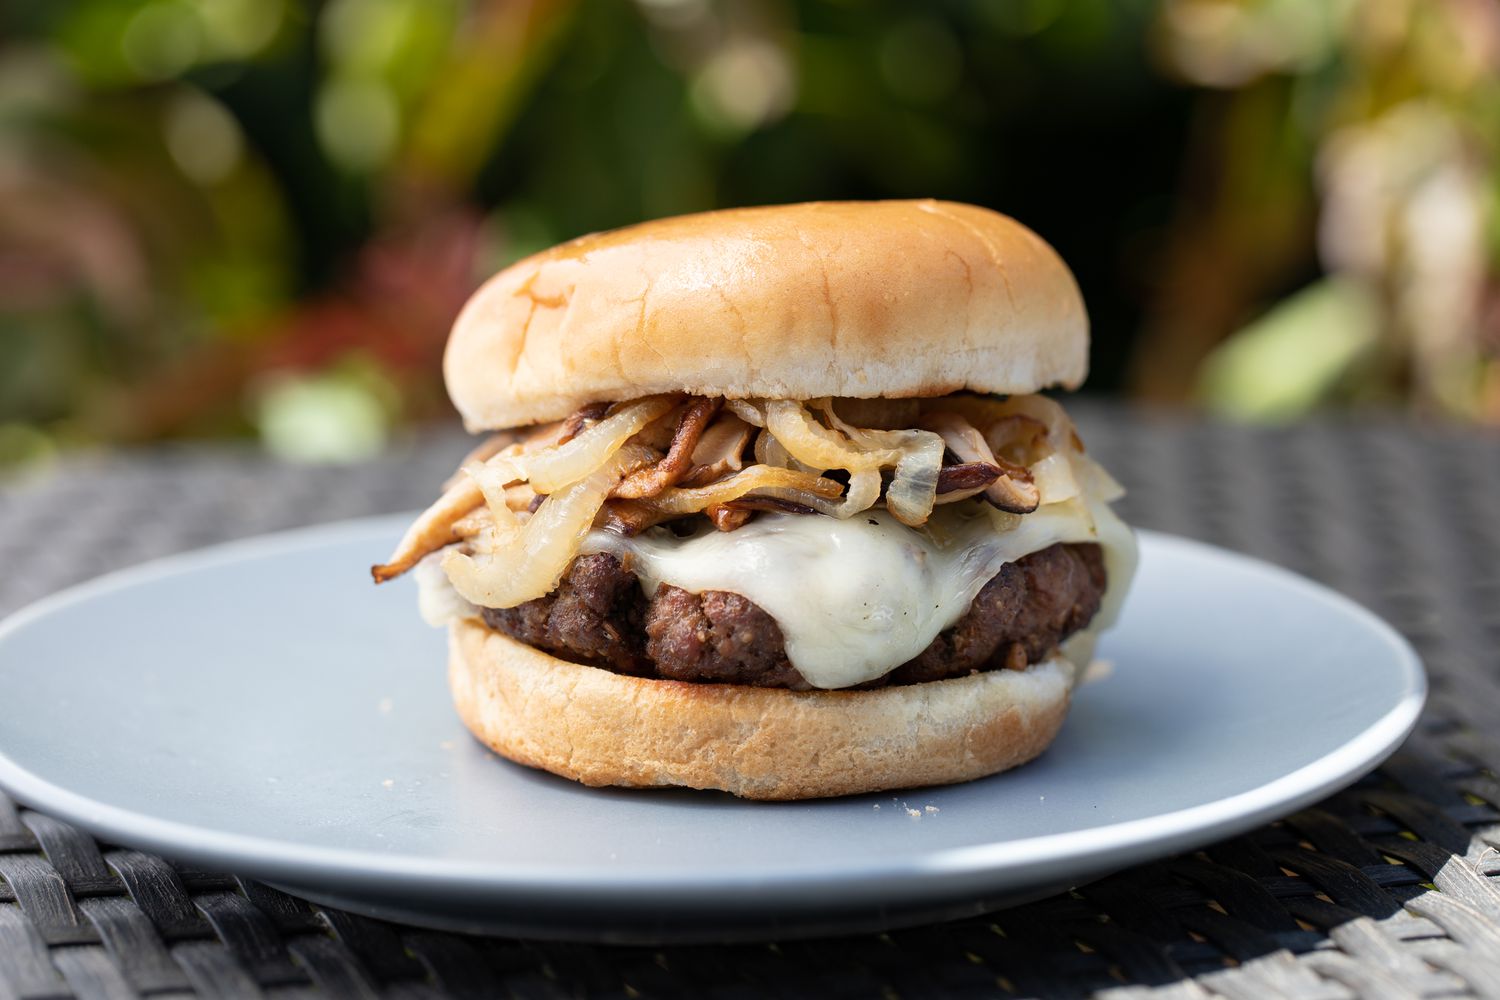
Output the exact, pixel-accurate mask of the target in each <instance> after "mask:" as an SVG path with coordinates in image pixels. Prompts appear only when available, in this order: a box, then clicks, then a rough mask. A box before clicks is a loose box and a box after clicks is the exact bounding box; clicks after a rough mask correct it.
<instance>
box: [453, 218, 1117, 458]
mask: <svg viewBox="0 0 1500 1000" xmlns="http://www.w3.org/2000/svg"><path fill="white" fill-rule="evenodd" d="M443 367H444V373H445V375H446V377H447V381H448V392H449V394H450V395H451V396H452V397H453V402H454V404H455V405H456V406H457V407H458V410H459V412H460V413H461V414H463V417H464V421H465V423H466V424H467V425H468V426H469V428H470V429H471V430H485V429H493V428H501V427H515V426H520V425H523V424H529V423H537V422H540V421H544V420H555V419H557V418H559V417H563V416H566V415H567V414H568V413H570V412H572V411H573V410H575V409H577V408H578V407H579V406H582V405H583V404H585V403H592V402H599V401H605V400H608V401H617V400H621V399H632V398H636V397H639V396H643V395H649V394H652V393H657V392H674V391H681V392H691V393H696V394H699V395H710V396H727V397H730V398H744V397H753V396H763V397H772V398H779V399H813V398H816V397H819V396H857V397H864V398H870V397H876V396H886V397H918V396H939V395H943V394H945V393H949V392H957V391H959V390H962V389H968V390H972V391H975V392H994V393H1025V392H1035V391H1037V390H1039V389H1043V388H1046V387H1048V386H1051V385H1063V386H1067V387H1069V388H1074V387H1076V386H1077V385H1078V384H1079V383H1080V382H1082V381H1083V377H1084V375H1085V374H1086V373H1087V371H1088V319H1087V316H1086V315H1085V313H1084V308H1083V300H1082V298H1081V297H1080V296H1079V293H1078V286H1077V284H1076V283H1075V282H1074V281H1073V276H1072V274H1071V273H1070V272H1069V271H1068V268H1067V265H1065V264H1064V263H1063V262H1062V260H1061V259H1060V258H1059V257H1058V256H1057V254H1056V253H1055V252H1054V251H1053V250H1052V248H1051V247H1049V246H1048V245H1047V244H1046V243H1045V242H1043V241H1042V239H1041V238H1040V237H1038V236H1037V235H1036V234H1035V233H1033V232H1031V230H1029V229H1027V228H1026V227H1025V226H1022V225H1021V224H1020V223H1018V222H1016V221H1015V220H1013V219H1010V218H1007V217H1006V216H1003V215H1000V214H999V213H997V212H992V211H990V210H988V209H984V208H976V207H975V206H973V205H960V204H955V203H953V202H942V201H882V202H818V203H813V204H807V205H784V206H778V207H769V208H745V209H733V210H730V211H723V212H707V213H704V214H701V215H685V216H681V217H679V218H674V219H662V220H659V221H656V222H648V223H645V224H643V225H639V226H632V227H630V228H628V229H620V230H616V231H614V232H610V233H602V234H596V235H592V236H584V237H582V238H580V239H576V240H573V241H572V242H570V243H564V244H562V245H561V246H557V247H553V248H552V249H551V250H547V251H545V252H543V253H539V254H536V255H535V256H532V257H528V258H526V259H525V260H523V261H521V262H519V263H517V264H515V265H513V266H511V267H509V268H507V269H506V270H504V271H501V272H500V273H499V274H497V275H496V276H495V277H494V278H492V279H490V281H489V282H488V283H487V284H485V285H484V287H482V288H481V289H480V290H479V291H478V292H477V293H475V295H474V297H473V298H472V299H470V300H469V303H468V305H467V306H466V307H465V308H464V310H463V312H462V313H461V314H460V315H459V317H458V322H457V323H456V324H455V325H454V327H453V336H452V338H451V339H450V340H449V342H448V352H447V356H446V358H445V359H444V366H443Z"/></svg>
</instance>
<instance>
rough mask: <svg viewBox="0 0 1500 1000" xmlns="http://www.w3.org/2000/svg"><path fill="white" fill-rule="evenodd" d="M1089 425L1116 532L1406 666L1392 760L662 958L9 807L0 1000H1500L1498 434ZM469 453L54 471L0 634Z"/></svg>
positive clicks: (109, 464)
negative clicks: (1342, 599)
mask: <svg viewBox="0 0 1500 1000" xmlns="http://www.w3.org/2000/svg"><path fill="white" fill-rule="evenodd" d="M1079 410H1080V417H1081V419H1080V423H1081V424H1082V425H1083V430H1084V436H1085V439H1086V440H1088V442H1089V444H1090V447H1091V449H1092V450H1093V451H1094V452H1095V453H1096V454H1098V455H1099V456H1100V457H1101V458H1102V459H1103V460H1104V461H1105V463H1106V464H1107V465H1109V467H1110V468H1111V469H1113V470H1115V471H1116V472H1117V473H1118V474H1119V476H1120V478H1121V479H1122V480H1124V481H1125V483H1126V485H1127V486H1128V487H1129V488H1130V490H1131V493H1130V496H1129V498H1128V500H1127V501H1126V504H1125V507H1126V514H1127V515H1128V516H1129V518H1130V519H1131V520H1133V521H1134V522H1135V523H1137V524H1140V525H1142V526H1146V527H1152V528H1159V529H1162V530H1166V531H1173V532H1178V533H1181V534H1186V535H1191V536H1194V537H1198V538H1202V539H1205V540H1208V541H1211V542H1215V543H1218V544H1221V545H1225V546H1228V547H1230V548H1235V549H1239V550H1242V551H1246V552H1250V553H1253V554H1255V555H1259V556H1262V557H1265V558H1268V559H1271V560H1273V561H1275V562H1278V563H1281V564H1282V565H1285V566H1288V567H1290V568H1292V569H1294V570H1297V571H1299V572H1302V573H1305V574H1307V575H1309V576H1312V577H1315V578H1318V579H1321V580H1323V581H1324V582H1326V583H1329V584H1331V585H1332V586H1334V587H1336V588H1338V589H1339V590H1342V591H1343V592H1345V593H1347V594H1349V595H1351V596H1352V597H1354V598H1356V599H1357V600H1359V601H1362V602H1364V603H1365V604H1367V605H1368V606H1370V607H1371V608H1373V609H1375V610H1376V611H1377V612H1379V613H1380V614H1382V615H1383V616H1385V617H1386V618H1387V619H1389V620H1390V621H1391V622H1392V623H1393V624H1394V625H1395V626H1396V627H1397V628H1398V629H1400V630H1401V631H1402V632H1404V633H1405V634H1406V635H1407V636H1408V637H1410V638H1411V639H1412V641H1413V642H1414V643H1416V645H1417V646H1418V648H1419V649H1420V650H1421V652H1422V654H1423V656H1424V658H1425V659H1426V662H1427V664H1428V668H1429V670H1430V672H1431V674H1432V680H1433V691H1432V697H1431V700H1430V703H1429V707H1428V710H1427V712H1426V714H1425V715H1424V717H1423V719H1422V722H1421V723H1420V726H1419V728H1418V731H1417V733H1416V734H1415V735H1414V736H1413V738H1412V739H1411V740H1410V741H1409V743H1408V744H1407V746H1406V747H1405V748H1404V749H1403V750H1402V751H1401V752H1399V753H1398V754H1397V756H1396V757H1394V758H1393V759H1392V760H1391V762H1390V763H1389V764H1388V765H1387V766H1385V767H1384V768H1382V769H1381V770H1380V771H1379V772H1377V773H1376V774H1375V775H1373V776H1371V777H1370V778H1367V779H1366V780H1364V781H1363V782H1361V783H1360V784H1358V785H1357V786H1355V787H1354V788H1351V789H1349V790H1347V791H1345V792H1343V793H1340V794H1338V795H1335V796H1333V797H1332V798H1330V799H1329V800H1327V801H1325V802H1323V803H1321V804H1319V805H1318V806H1317V807H1316V808H1313V809H1308V810H1305V811H1303V812H1301V813H1298V814H1296V815H1293V816H1290V817H1287V818H1286V819H1285V820H1284V821H1282V822H1279V823H1275V824H1272V825H1270V826H1267V827H1265V828H1263V829H1260V830H1258V831H1256V832H1255V833H1253V834H1250V835H1248V836H1244V837H1239V838H1236V839H1234V840H1230V841H1226V842H1224V843H1220V844H1217V845H1213V846H1210V847H1208V848H1206V849H1204V850H1202V851H1200V852H1197V853H1194V854H1190V855H1182V856H1178V857H1175V858H1170V859H1166V860H1163V861H1161V862H1158V863H1154V864H1149V865H1144V866H1140V867H1137V868H1133V869H1130V870H1128V871H1125V872H1123V873H1121V874H1119V875H1116V876H1112V877H1110V878H1107V879H1105V880H1103V881H1101V882H1097V883H1094V884H1093V885H1089V886H1085V887H1083V888H1081V889H1079V890H1077V891H1075V892H1073V893H1070V894H1067V895H1062V896H1057V897H1054V898H1052V899H1048V900H1045V901H1042V902H1040V903H1034V904H1031V905H1028V906H1025V907H1021V908H1019V909H1014V910H1009V911H1006V912H1003V913H998V914H994V915H992V916H991V917H988V918H980V919H975V920H968V921H963V922H960V923H956V924H947V925H942V926H937V927H928V928H920V929H914V930H906V931H897V932H892V933H890V934H888V935H877V936H863V937H855V938H848V939H839V940H833V941H820V942H800V943H785V944H781V945H758V946H735V947H698V948H680V949H642V948H630V949H627V948H606V947H589V946H582V945H558V944H537V943H527V942H519V941H513V940H502V939H482V938H465V937H459V936H454V935H449V934H440V933H434V932H431V931H424V930H420V929H415V928H407V927H398V926H393V925H389V924H384V923H381V922H378V921H373V920H369V919H365V918H363V917H357V916H352V915H350V914H346V913H341V912H339V911H335V910H330V909H327V908H323V907H318V906H314V905H312V904H308V903H304V902H301V901H298V900H294V899H291V898H289V897H287V896H284V895H282V894H280V893H278V892H275V891H273V890H270V889H268V888H266V887H264V886H261V885H259V884H257V883H254V882H250V881H248V880H242V879H238V878H235V877H233V876H232V875H228V874H213V873H204V872H197V871H192V870H188V869H185V868H182V867H178V866H174V865H172V864H170V863H168V862H166V861H163V860H161V859H158V858H154V857H151V856H148V855H144V854H140V853H137V852H133V851H129V850H122V849H117V848H114V847H110V846H108V845H100V844H97V843H95V842H94V841H93V839H92V838H90V837H89V836H87V835H86V834H83V833H81V832H80V831H78V830H76V829H73V828H71V827H69V826H67V825H66V824H63V823H60V822H58V821H56V820H53V819H51V818H49V817H47V816H44V815H41V814H38V813H34V812H30V811H28V810H24V809H17V808H15V807H13V805H12V804H11V803H9V802H8V801H7V800H5V799H4V797H3V796H0V1000H9V998H12V997H72V996H79V997H129V996H137V995H147V996H195V995H197V996H254V995H262V994H263V995H267V996H277V997H292V996H298V997H300V996H377V995H384V996H396V997H422V996H434V997H435V996H495V995H522V996H533V995H534V996H549V997H550V996H589V997H593V996H607V997H634V996H643V995H644V996H694V997H698V996H704V997H748V996H759V995H766V994H770V995H777V996H796V997H801V996H807V997H821V996H881V995H885V996H924V997H925V996H977V995H983V996H1047V997H1052V996H1058V997H1065V996H1088V995H1098V996H1108V997H1116V998H1119V997H1136V996H1147V995H1150V996H1168V997H1231V998H1247V1000H1248V998H1259V997H1276V996H1295V997H1308V998H1313V997H1318V998H1325V997H1326V998H1330V1000H1332V998H1347V997H1460V996H1484V997H1500V879H1497V878H1496V877H1495V876H1496V875H1500V854H1497V853H1496V851H1495V850H1494V846H1500V781H1497V779H1496V771H1500V738H1497V733H1500V729H1497V726H1496V720H1497V718H1500V657H1497V655H1496V652H1495V650H1496V648H1497V646H1500V439H1496V438H1494V437H1489V438H1486V437H1482V436H1479V435H1477V434H1472V433H1468V432H1462V431H1454V430H1436V429H1421V428H1416V427H1412V426H1410V425H1407V424H1403V423H1401V422H1398V421H1395V420H1390V419H1386V418H1377V419H1373V420H1368V421H1344V422H1338V423H1332V422H1324V423H1315V424H1312V425H1309V426H1304V427H1299V428H1296V429H1287V430H1276V431H1264V430H1246V429H1234V428H1227V427H1222V426H1215V425H1205V424H1202V423H1198V422H1193V421H1189V420H1186V419H1183V418H1178V417H1171V416H1150V415H1142V414H1132V413H1129V412H1127V411H1123V410H1117V409H1112V408H1103V407H1098V406H1093V407H1080V408H1079ZM464 449H465V442H464V440H463V439H462V438H460V437H459V436H457V435H454V434H444V435H436V436H433V437H430V438H428V439H426V440H424V441H423V442H421V443H420V445H419V446H418V445H413V446H410V447H407V448H404V449H401V450H399V451H398V452H397V453H395V454H393V455H392V456H391V457H389V458H386V459H384V460H382V461H380V462H376V463H373V464H370V465H366V466H361V467H357V468H289V467H285V466H280V465H277V464H275V463H272V462H269V461H267V460H265V459H263V458H261V457H258V456H256V455H254V454H253V453H251V452H248V451H239V452H234V451H224V450H211V449H199V448H188V449H179V450H171V451H154V452H150V453H144V454H134V455H129V456H124V457H120V456H108V457H100V458H94V459H82V460H76V461H72V462H70V463H68V464H66V465H65V466H64V467H62V468H61V469H58V470H55V471H54V472H53V473H52V474H50V475H49V476H47V477H44V478H41V479H38V480H37V481H34V482H32V483H30V484H25V485H22V486H18V487H12V488H10V489H7V490H5V491H3V492H0V566H3V567H4V572H3V574H0V612H4V611H8V610H11V609H13V608H15V607H17V606H19V605H21V604H23V603H25V602H26V601H29V600H31V599H33V598H36V597H38V596H41V595H42V594H45V593H47V592H50V591H52V590H55V589H56V588H58V587H60V586H63V585H65V584H67V583H71V582H73V581H76V580H80V579H84V578H87V577H90V576H93V575H95V574H98V573H100V572H104V571H106V570H109V569H113V568H116V567H119V566H123V565H127V564H130V563H134V562H138V561H140V560H143V559H147V558H150V557H153V556H157V555H162V554H165V553H168V552H173V551H179V550H183V549H188V548H193V547H196V546H200V545H204V544H207V543H211V542H215V541H219V540H223V539H228V538H234V537H241V536H246V535H252V534H256V533H260V532H264V531H269V530H274V529H277V528H283V527H290V526H294V525H302V524H309V523H315V522H320V521H329V520H335V519H339V518H344V517H349V516H354V515H360V514H370V513H377V512H386V511H395V510H401V509H408V508H413V507H417V506H420V505H421V504H422V503H424V502H425V501H426V500H427V499H428V498H429V497H430V496H431V492H432V490H433V489H434V486H435V484H436V483H437V482H438V481H439V480H440V479H441V478H442V477H443V476H444V475H445V474H446V473H447V472H448V471H449V469H450V467H451V466H452V464H453V462H454V461H455V459H456V458H457V457H458V456H459V455H461V454H462V452H463V451H464ZM358 570H359V567H353V568H352V571H355V572H357V571H358ZM1164 641H1169V637H1164ZM6 682H7V683H24V680H20V679H15V678H11V679H9V680H8V681H6ZM1288 697H1295V692H1288ZM206 710H212V707H211V706H209V707H207V709H206ZM3 712H4V690H3V686H0V713H3Z"/></svg>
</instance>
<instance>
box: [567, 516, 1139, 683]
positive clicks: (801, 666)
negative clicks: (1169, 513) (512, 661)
mask: <svg viewBox="0 0 1500 1000" xmlns="http://www.w3.org/2000/svg"><path fill="white" fill-rule="evenodd" d="M1100 511H1102V512H1103V517H1102V518H1101V519H1100V520H1101V522H1112V523H1100V524H1099V525H1098V527H1096V523H1095V522H1096V517H1099V512H1100ZM1101 529H1103V530H1101ZM1106 536H1107V537H1106ZM1092 541H1098V542H1101V543H1103V544H1104V545H1105V546H1106V547H1107V549H1109V550H1111V551H1110V552H1109V553H1108V556H1107V569H1108V570H1109V573H1110V577H1111V579H1110V590H1111V591H1114V592H1115V593H1116V594H1118V593H1120V592H1122V591H1123V590H1124V584H1125V583H1126V582H1127V581H1128V578H1129V575H1130V570H1131V564H1132V562H1133V550H1134V539H1133V537H1132V536H1131V535H1130V532H1129V529H1127V528H1124V526H1123V525H1121V524H1120V522H1119V520H1118V519H1116V518H1114V516H1113V514H1112V513H1111V512H1109V510H1108V508H1107V507H1106V506H1105V505H1104V504H1103V503H1102V502H1098V501H1090V500H1088V499H1085V498H1083V497H1077V498H1074V499H1070V500H1067V501H1065V502H1061V503H1051V504H1047V505H1045V506H1043V507H1041V508H1039V509H1038V510H1036V511H1034V512H1033V513H1031V514H1027V515H1025V516H1022V517H1017V516H1014V515H1007V514H1003V513H1000V512H999V511H996V510H994V509H993V508H990V507H988V506H985V505H983V504H978V503H975V504H967V503H965V504H955V505H953V506H952V507H940V508H938V510H937V511H936V512H935V513H934V515H933V517H932V518H931V519H930V520H929V522H928V524H927V526H925V527H924V528H920V529H914V528H909V527H907V526H906V525H903V524H901V523H900V522H898V521H897V520H896V519H895V518H893V517H892V516H891V515H890V514H888V513H887V512H885V511H884V510H868V511H865V512H863V513H860V514H857V515H855V516H853V517H851V518H848V519H846V520H839V519H836V518H831V517H822V516H811V515H797V514H769V515H767V514H763V515H761V516H760V517H758V518H756V519H755V520H754V521H751V522H750V523H749V524H747V525H745V526H744V527H741V528H738V529H736V530H734V531H729V532H720V531H715V530H713V529H712V528H709V529H707V530H703V531H700V532H699V533H697V534H695V535H692V536H689V537H686V538H679V537H677V536H675V535H673V534H672V533H671V532H669V531H665V530H657V531H652V532H647V533H646V534H644V535H641V536H637V537H635V538H622V537H620V536H618V535H614V534H611V533H609V532H604V531H594V532H592V533H590V535H589V536H588V538H587V540H586V541H585V542H584V545H583V551H584V552H610V553H613V554H614V555H616V556H618V557H620V558H621V559H622V561H626V564H627V565H629V566H630V568H631V570H632V571H633V572H635V573H636V575H637V576H639V577H640V579H641V585H642V587H643V588H644V590H645V592H646V593H647V594H652V593H655V591H656V588H657V587H658V586H660V585H661V584H663V583H669V584H671V585H672V586H674V587H680V588H681V589H683V590H687V591H690V592H692V593H702V592H703V591H707V590H724V591H730V592H732V593H736V594H740V595H742V596H744V597H746V598H748V599H749V600H751V601H753V602H755V604H757V605H759V606H760V607H761V608H762V609H764V610H765V611H766V613H768V614H769V615H770V616H771V617H772V618H774V619H776V622H777V624H778V625H780V626H781V631H782V635H783V636H784V638H785V640H786V650H787V657H788V658H789V659H790V660H791V662H792V665H793V666H795V667H796V668H797V670H798V671H799V672H801V674H802V675H803V676H804V677H805V678H807V681H808V683H809V684H811V685H812V686H813V687H817V688H844V687H852V686H854V685H856V684H862V683H864V682H865V681H870V680H874V679H875V678H877V677H881V676H882V675H884V674H886V673H888V672H890V671H891V670H892V669H894V668H895V667H897V666H899V665H900V664H902V663H905V662H906V661H907V660H910V659H911V658H912V657H914V656H916V655H917V654H918V653H920V652H921V651H922V650H923V649H925V648H927V645H928V644H929V643H930V642H932V640H933V638H935V637H936V636H937V634H938V633H939V632H941V631H942V630H943V629H944V628H947V627H948V626H949V625H951V624H953V623H954V622H955V621H957V620H958V619H959V618H960V617H961V616H962V615H963V614H964V612H965V611H967V610H968V608H969V605H970V604H972V603H973V601H974V597H975V595H977V594H978V593H979V591H980V589H981V588H982V587H983V586H984V585H985V583H986V582H988V581H989V579H990V578H991V577H992V576H994V575H995V574H996V573H998V572H999V571H1000V567H1001V566H1002V565H1004V564H1005V563H1008V562H1014V561H1015V560H1017V559H1020V558H1021V557H1023V556H1026V555H1029V554H1030V553H1032V552H1036V551H1039V550H1041V549H1044V548H1046V547H1047V546H1049V545H1052V544H1053V543H1055V542H1092ZM1115 603H1116V604H1117V603H1118V602H1117V601H1116V602H1115ZM1115 610H1116V609H1115V608H1114V607H1106V608H1104V609H1101V614H1100V616H1099V617H1100V621H1099V623H1098V624H1099V625H1100V626H1101V627H1102V626H1103V625H1105V624H1108V621H1109V620H1110V616H1112V615H1113V613H1114V611H1115Z"/></svg>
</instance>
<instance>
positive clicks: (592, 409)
mask: <svg viewBox="0 0 1500 1000" xmlns="http://www.w3.org/2000/svg"><path fill="white" fill-rule="evenodd" d="M609 406H610V404H609V403H585V404H584V405H582V406H580V407H579V408H578V409H576V410H574V411H573V412H572V413H570V414H568V416H567V418H566V419H565V420H563V422H562V427H561V428H560V429H559V432H558V435H557V443H558V444H567V443H568V442H569V441H571V440H573V439H574V438H576V437H577V436H578V434H579V432H580V431H582V430H583V429H584V428H585V427H586V426H588V425H589V424H590V423H592V422H594V421H595V420H601V419H603V417H604V415H605V414H606V413H608V412H609Z"/></svg>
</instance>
